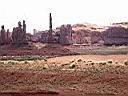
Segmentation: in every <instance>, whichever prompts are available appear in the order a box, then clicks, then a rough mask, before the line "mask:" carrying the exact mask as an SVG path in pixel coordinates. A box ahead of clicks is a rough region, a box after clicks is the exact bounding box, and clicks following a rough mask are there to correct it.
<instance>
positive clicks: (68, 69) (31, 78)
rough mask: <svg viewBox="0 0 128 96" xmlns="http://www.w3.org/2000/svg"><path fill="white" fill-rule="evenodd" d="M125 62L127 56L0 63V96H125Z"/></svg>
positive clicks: (127, 72)
mask: <svg viewBox="0 0 128 96" xmlns="http://www.w3.org/2000/svg"><path fill="white" fill-rule="evenodd" d="M126 60H128V56H127V55H107V56H106V55H76V56H75V55H74V56H62V57H56V58H50V59H48V60H47V61H39V60H37V61H30V62H27V63H24V62H19V63H6V62H7V61H6V62H5V63H3V62H2V61H1V64H0V96H117V95H118V96H128V78H127V77H128V65H126V64H124V61H126ZM108 61H112V62H108ZM11 62H12V61H11ZM101 62H102V63H101ZM103 62H105V63H103ZM117 62H118V63H117ZM46 65H47V66H46ZM71 65H75V66H74V67H72V66H71Z"/></svg>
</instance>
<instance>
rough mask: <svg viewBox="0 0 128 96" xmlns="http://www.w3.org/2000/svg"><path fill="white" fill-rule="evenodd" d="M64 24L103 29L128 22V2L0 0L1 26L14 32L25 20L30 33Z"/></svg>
mask: <svg viewBox="0 0 128 96" xmlns="http://www.w3.org/2000/svg"><path fill="white" fill-rule="evenodd" d="M50 12H51V13H52V18H53V28H56V27H58V26H60V25H62V24H76V23H86V22H87V23H93V24H97V25H100V26H105V25H110V24H111V23H116V22H125V21H128V0H0V26H1V25H4V26H5V29H9V30H10V31H12V29H13V27H16V26H18V24H17V23H18V21H21V22H22V20H25V21H26V24H27V32H30V33H33V29H37V30H40V31H41V30H48V29H49V13H50Z"/></svg>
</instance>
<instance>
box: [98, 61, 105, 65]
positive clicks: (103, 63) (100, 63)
mask: <svg viewBox="0 0 128 96" xmlns="http://www.w3.org/2000/svg"><path fill="white" fill-rule="evenodd" d="M106 64H107V63H106V62H99V65H106Z"/></svg>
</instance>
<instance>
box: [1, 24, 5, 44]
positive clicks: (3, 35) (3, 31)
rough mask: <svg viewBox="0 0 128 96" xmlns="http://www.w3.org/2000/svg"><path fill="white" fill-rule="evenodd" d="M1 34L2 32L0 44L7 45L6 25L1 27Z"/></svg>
mask: <svg viewBox="0 0 128 96" xmlns="http://www.w3.org/2000/svg"><path fill="white" fill-rule="evenodd" d="M1 28H2V29H1V32H0V35H1V38H0V39H1V40H0V44H1V45H3V44H5V34H6V33H5V29H4V25H2V26H1Z"/></svg>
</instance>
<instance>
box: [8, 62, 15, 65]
mask: <svg viewBox="0 0 128 96" xmlns="http://www.w3.org/2000/svg"><path fill="white" fill-rule="evenodd" d="M8 64H11V65H14V64H16V62H13V61H9V62H8Z"/></svg>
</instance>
